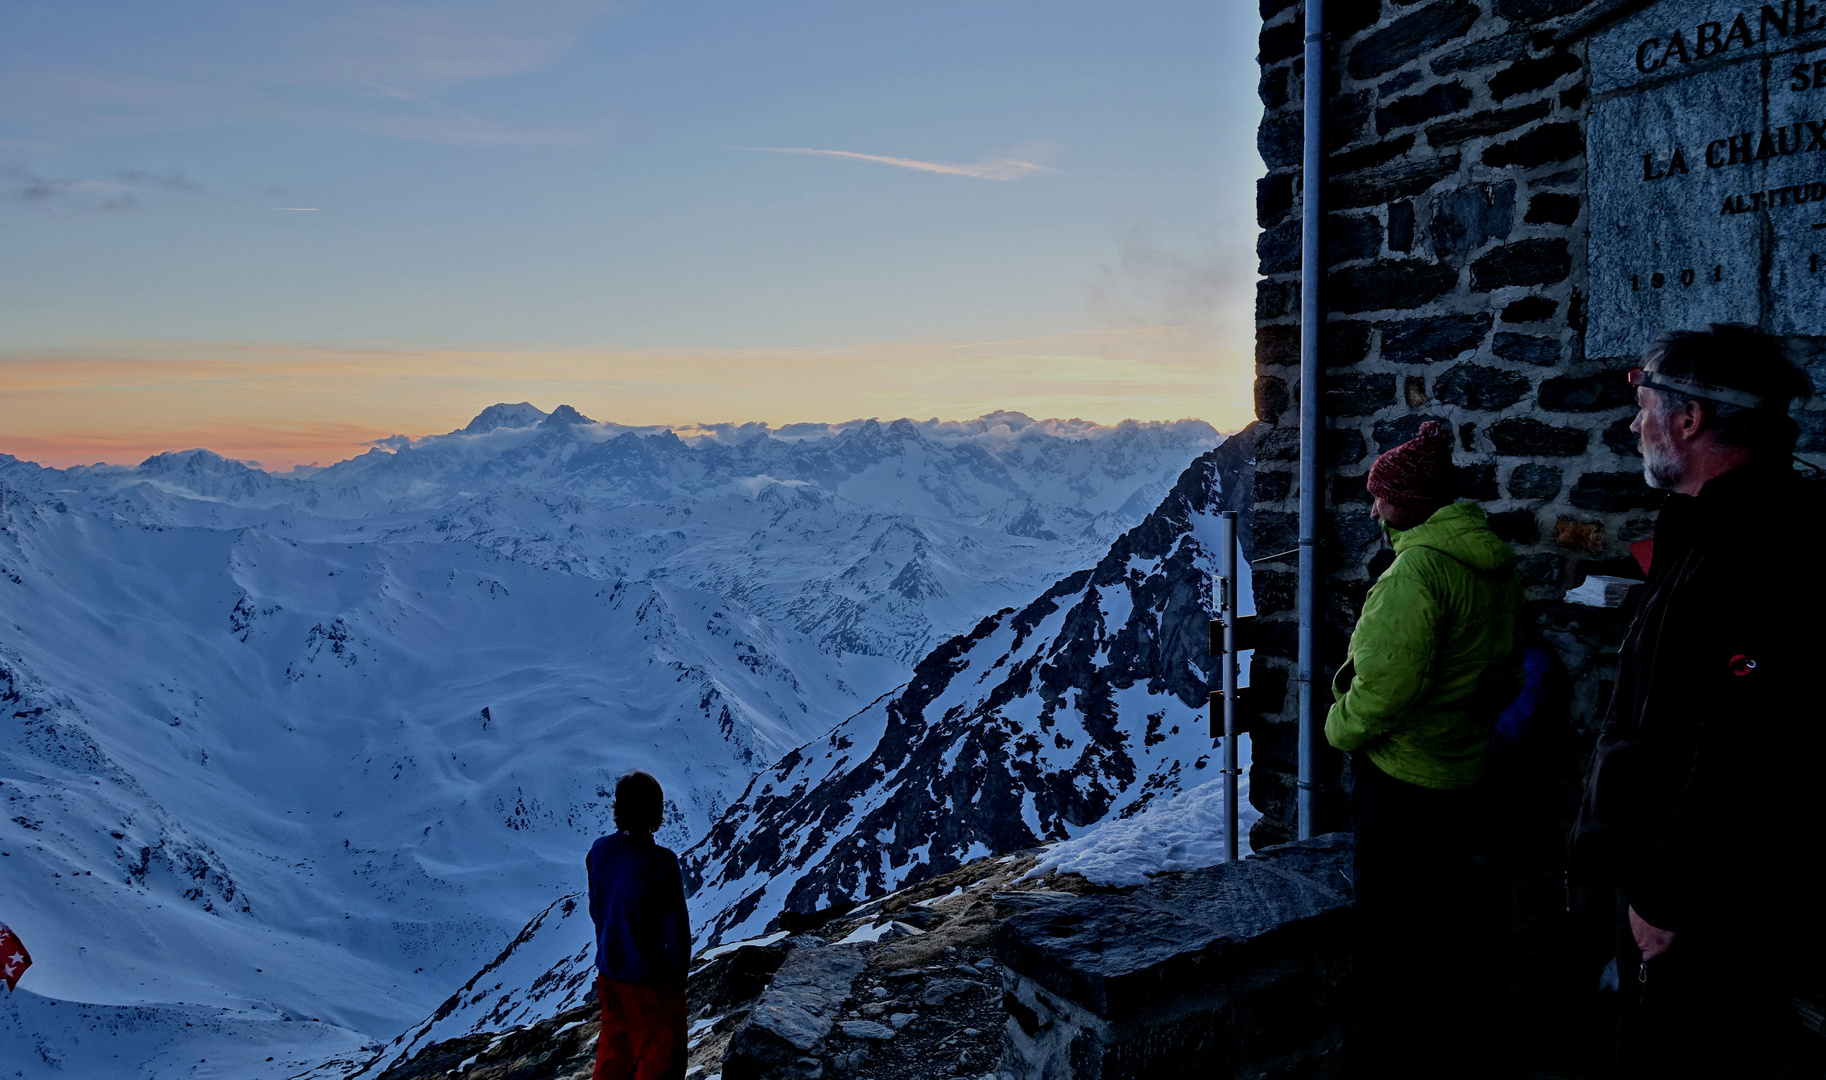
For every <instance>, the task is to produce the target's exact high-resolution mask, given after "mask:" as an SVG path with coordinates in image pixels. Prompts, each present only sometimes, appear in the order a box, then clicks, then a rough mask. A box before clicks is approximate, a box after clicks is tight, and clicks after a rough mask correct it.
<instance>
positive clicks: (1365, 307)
mask: <svg viewBox="0 0 1826 1080" xmlns="http://www.w3.org/2000/svg"><path fill="white" fill-rule="evenodd" d="M1457 284H1458V271H1457V269H1455V268H1453V267H1450V266H1441V265H1439V264H1437V263H1431V262H1420V261H1402V262H1384V263H1377V264H1374V265H1371V266H1351V267H1346V268H1344V269H1342V270H1338V271H1335V272H1334V273H1333V274H1332V275H1331V277H1330V278H1329V279H1328V280H1327V294H1328V295H1329V296H1330V298H1331V308H1332V310H1333V311H1338V312H1363V311H1384V310H1388V309H1390V308H1409V307H1413V306H1414V305H1416V304H1424V303H1426V302H1427V301H1428V300H1432V299H1435V298H1437V297H1439V296H1440V295H1442V294H1444V293H1446V292H1448V291H1449V290H1450V289H1451V288H1452V287H1453V286H1454V285H1457Z"/></svg>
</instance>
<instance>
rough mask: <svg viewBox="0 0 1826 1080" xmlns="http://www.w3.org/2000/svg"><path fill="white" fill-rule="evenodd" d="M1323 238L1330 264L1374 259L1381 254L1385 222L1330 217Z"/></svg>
mask: <svg viewBox="0 0 1826 1080" xmlns="http://www.w3.org/2000/svg"><path fill="white" fill-rule="evenodd" d="M1324 236H1325V255H1326V261H1327V262H1328V263H1333V264H1335V263H1341V262H1348V261H1350V260H1353V259H1371V258H1374V257H1376V256H1377V255H1380V254H1381V253H1382V222H1381V221H1378V220H1377V219H1376V217H1375V216H1374V215H1372V214H1331V215H1329V216H1327V217H1326V219H1325V233H1324ZM1296 265H1297V263H1296Z"/></svg>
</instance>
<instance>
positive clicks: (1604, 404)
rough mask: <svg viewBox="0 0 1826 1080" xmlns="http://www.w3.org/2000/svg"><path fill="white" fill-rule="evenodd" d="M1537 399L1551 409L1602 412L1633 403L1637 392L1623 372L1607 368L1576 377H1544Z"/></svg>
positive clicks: (1547, 408) (1544, 406) (1551, 410)
mask: <svg viewBox="0 0 1826 1080" xmlns="http://www.w3.org/2000/svg"><path fill="white" fill-rule="evenodd" d="M1540 401H1541V408H1543V409H1546V410H1548V411H1550V412H1601V411H1603V410H1605V409H1614V408H1617V407H1618V406H1621V405H1633V404H1635V402H1636V392H1635V390H1633V389H1631V387H1630V385H1629V383H1628V382H1627V381H1625V380H1624V378H1623V373H1622V372H1620V371H1607V372H1602V373H1600V374H1597V375H1586V376H1583V377H1576V378H1575V377H1573V376H1562V377H1560V378H1557V379H1544V380H1542V381H1541V389H1540Z"/></svg>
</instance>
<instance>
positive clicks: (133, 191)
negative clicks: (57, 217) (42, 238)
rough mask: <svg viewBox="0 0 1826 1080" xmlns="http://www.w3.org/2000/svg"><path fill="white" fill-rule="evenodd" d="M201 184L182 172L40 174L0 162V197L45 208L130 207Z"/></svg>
mask: <svg viewBox="0 0 1826 1080" xmlns="http://www.w3.org/2000/svg"><path fill="white" fill-rule="evenodd" d="M203 190H204V189H203V185H202V184H199V183H197V182H196V181H195V180H192V179H191V178H190V177H188V176H186V175H184V174H183V173H182V172H180V171H178V170H176V169H171V170H168V171H166V172H162V173H153V172H147V171H145V170H143V169H122V170H120V171H118V172H115V173H114V174H112V175H111V176H109V177H107V178H105V179H88V178H84V177H79V176H62V177H55V176H41V175H39V174H37V173H35V172H31V171H29V170H26V169H20V168H16V167H12V166H0V198H4V199H6V200H7V201H9V202H18V203H24V204H26V205H27V206H35V207H37V208H39V209H41V210H45V211H57V210H131V209H133V208H134V207H136V206H139V205H140V204H141V202H142V199H143V197H146V196H161V197H179V198H181V197H193V196H197V195H201V194H203Z"/></svg>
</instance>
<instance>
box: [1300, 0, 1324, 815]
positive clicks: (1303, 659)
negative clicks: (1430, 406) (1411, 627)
mask: <svg viewBox="0 0 1826 1080" xmlns="http://www.w3.org/2000/svg"><path fill="white" fill-rule="evenodd" d="M1302 86H1303V89H1302V91H1301V93H1302V98H1303V101H1302V104H1304V106H1305V123H1306V128H1305V132H1304V136H1305V140H1304V141H1305V147H1304V149H1305V155H1304V158H1303V159H1302V165H1301V170H1300V585H1299V597H1298V603H1299V618H1300V636H1299V661H1298V669H1297V671H1296V672H1295V676H1294V678H1295V681H1296V684H1297V687H1298V690H1297V693H1298V695H1299V708H1300V734H1299V738H1300V773H1299V779H1298V785H1297V789H1298V790H1297V795H1296V803H1295V806H1296V809H1297V812H1298V814H1299V819H1298V822H1299V836H1300V838H1301V839H1305V838H1307V837H1309V836H1311V835H1313V826H1314V818H1315V817H1316V814H1315V803H1316V801H1317V800H1316V799H1315V798H1314V795H1315V793H1316V790H1317V788H1316V784H1315V780H1314V777H1313V773H1314V770H1315V768H1316V762H1315V759H1316V757H1317V752H1318V744H1317V742H1316V740H1317V738H1318V730H1317V728H1318V725H1317V720H1316V718H1315V717H1314V715H1313V685H1312V684H1313V673H1314V670H1315V669H1316V667H1317V664H1316V662H1315V659H1314V655H1313V654H1314V652H1315V649H1314V634H1315V631H1316V624H1317V622H1318V607H1319V604H1318V565H1317V563H1318V560H1317V558H1316V557H1315V556H1316V554H1317V552H1316V547H1317V544H1318V538H1317V535H1316V534H1317V532H1318V520H1319V333H1320V330H1321V329H1322V327H1323V324H1324V311H1323V309H1322V308H1321V307H1320V304H1319V300H1320V296H1319V289H1320V273H1321V271H1322V269H1323V266H1322V260H1323V255H1322V249H1321V247H1320V242H1319V239H1320V237H1319V229H1320V226H1321V224H1322V223H1323V222H1324V220H1325V218H1324V205H1323V203H1324V200H1323V191H1324V178H1323V177H1322V175H1321V173H1322V172H1323V168H1324V155H1325V141H1324V130H1323V127H1322V123H1323V120H1324V114H1323V105H1324V101H1325V4H1324V0H1306V71H1305V76H1304V78H1303V80H1302Z"/></svg>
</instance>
